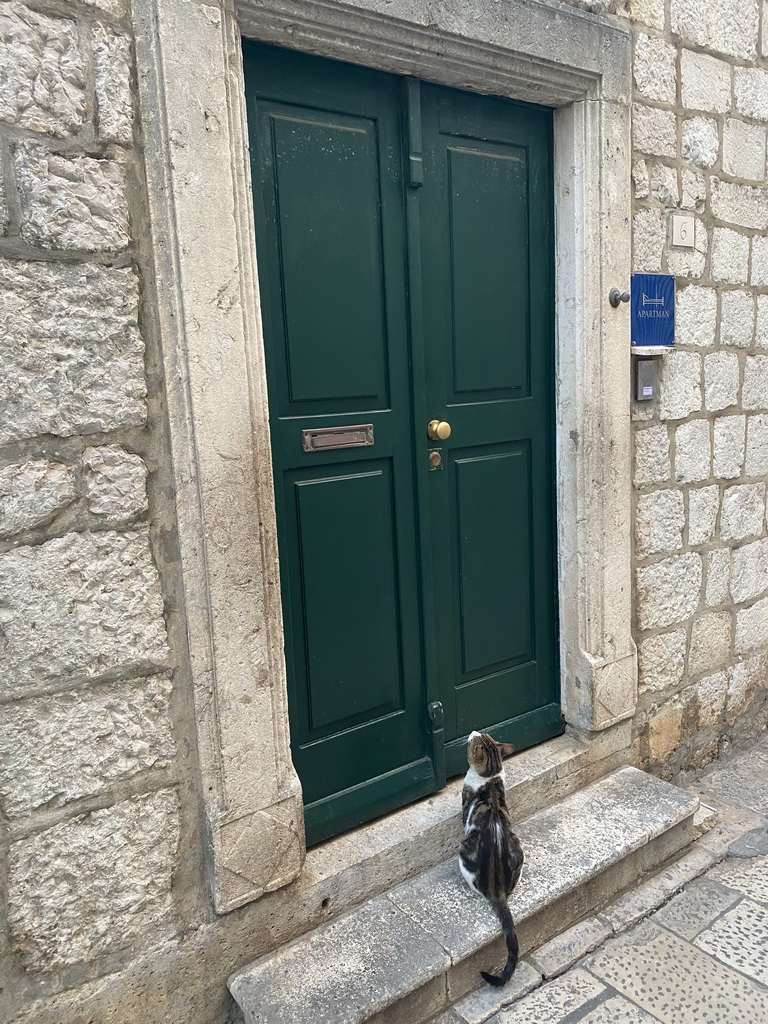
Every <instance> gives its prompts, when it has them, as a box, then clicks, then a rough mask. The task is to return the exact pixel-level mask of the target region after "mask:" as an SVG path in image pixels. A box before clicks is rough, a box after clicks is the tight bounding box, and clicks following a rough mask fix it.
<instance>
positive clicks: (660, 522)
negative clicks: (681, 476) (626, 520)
mask: <svg viewBox="0 0 768 1024" xmlns="http://www.w3.org/2000/svg"><path fill="white" fill-rule="evenodd" d="M684 525H685V511H684V509H683V495H682V493H681V492H680V491H678V490H667V491H651V493H650V494H641V495H640V497H639V498H638V500H637V515H636V517H635V543H636V545H637V554H638V556H639V557H640V558H644V557H645V556H647V555H653V554H657V553H659V552H662V551H678V550H679V549H680V548H682V546H683V526H684Z"/></svg>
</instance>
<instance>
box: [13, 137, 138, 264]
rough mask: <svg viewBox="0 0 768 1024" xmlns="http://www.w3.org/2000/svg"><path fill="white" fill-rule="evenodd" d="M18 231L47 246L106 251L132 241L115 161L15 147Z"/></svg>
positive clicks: (122, 179) (121, 174) (122, 174)
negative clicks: (18, 201)
mask: <svg viewBox="0 0 768 1024" xmlns="http://www.w3.org/2000/svg"><path fill="white" fill-rule="evenodd" d="M16 180H17V183H18V189H19V200H20V203H21V233H22V235H23V237H24V239H25V240H26V241H27V242H30V243H31V244H32V245H40V246H42V247H43V248H45V249H64V250H80V251H82V252H105V251H107V250H120V249H124V248H125V247H126V245H128V242H129V241H130V232H129V226H128V206H127V202H126V197H125V172H124V170H123V168H122V166H121V165H120V164H119V163H117V161H115V160H94V159H92V158H91V157H87V156H73V157H69V156H62V155H61V154H58V153H50V152H48V151H47V150H45V149H43V147H42V146H38V145H35V144H33V143H26V142H20V143H18V144H17V146H16Z"/></svg>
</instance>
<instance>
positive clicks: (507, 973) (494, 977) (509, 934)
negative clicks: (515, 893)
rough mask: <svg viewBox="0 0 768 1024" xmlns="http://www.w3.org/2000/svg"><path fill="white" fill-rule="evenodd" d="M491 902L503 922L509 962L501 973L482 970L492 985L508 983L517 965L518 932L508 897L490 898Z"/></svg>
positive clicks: (481, 972)
mask: <svg viewBox="0 0 768 1024" xmlns="http://www.w3.org/2000/svg"><path fill="white" fill-rule="evenodd" d="M490 904H491V906H492V907H493V909H494V910H495V911H496V914H497V916H498V918H499V921H500V922H501V928H502V931H503V932H504V938H505V939H506V941H507V962H506V963H505V964H504V970H503V971H502V972H501V974H489V973H488V972H487V971H480V974H481V976H482V977H483V978H484V979H485V981H487V982H488V983H489V984H491V985H506V983H507V982H508V981H509V979H510V978H511V977H512V975H513V974H514V973H515V968H516V967H517V954H518V945H517V932H516V931H515V922H514V921H513V920H512V913H511V911H510V909H509V904H508V903H507V901H506V899H505V898H504V897H503V896H502V897H501V898H500V899H495V900H490Z"/></svg>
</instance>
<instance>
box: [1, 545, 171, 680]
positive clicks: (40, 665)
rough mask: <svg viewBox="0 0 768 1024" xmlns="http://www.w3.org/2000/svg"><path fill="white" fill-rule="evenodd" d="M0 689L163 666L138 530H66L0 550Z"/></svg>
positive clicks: (149, 572) (151, 572)
mask: <svg viewBox="0 0 768 1024" xmlns="http://www.w3.org/2000/svg"><path fill="white" fill-rule="evenodd" d="M0 608H2V625H3V633H4V639H5V647H4V651H3V656H4V665H3V677H2V680H0V684H2V686H3V688H5V689H7V688H9V687H32V686H39V685H42V684H45V683H46V682H48V681H52V680H55V679H61V678H63V677H67V676H71V675H74V676H76V677H81V676H82V677H93V676H97V675H99V674H101V673H102V672H105V671H107V670H108V669H113V668H118V667H120V666H123V665H131V664H140V665H164V664H165V662H166V658H167V647H166V636H165V623H164V621H163V601H162V595H161V593H160V582H159V579H158V576H157V570H156V569H155V566H154V564H153V562H152V555H151V553H150V550H149V537H148V533H147V531H146V530H145V529H142V530H136V531H132V532H129V533H123V534H118V533H115V532H113V531H108V532H105V533H94V534H89V533H86V534H79V533H70V534H67V535H66V536H65V537H60V538H56V539H55V540H50V541H48V542H47V543H45V544H41V545H38V546H36V547H19V548H15V549H13V550H11V551H7V552H6V553H5V554H3V555H0Z"/></svg>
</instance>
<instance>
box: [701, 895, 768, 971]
mask: <svg viewBox="0 0 768 1024" xmlns="http://www.w3.org/2000/svg"><path fill="white" fill-rule="evenodd" d="M766 935H768V907H764V906H761V905H760V904H759V903H753V901H752V900H749V899H744V900H741V902H740V903H738V904H737V905H736V906H735V907H734V908H733V909H732V910H729V911H728V912H727V913H725V914H723V916H722V917H720V918H718V920H717V921H715V922H714V924H713V925H712V926H711V927H710V928H707V929H706V931H703V932H702V933H701V934H700V935H699V936H697V938H696V939H695V940H694V942H695V945H697V946H698V947H699V949H703V950H704V952H705V953H711V954H712V956H716V957H717V959H718V960H720V961H722V962H723V963H724V964H728V965H729V966H731V967H735V968H736V970H737V971H741V973H742V974H746V975H748V976H749V977H750V978H754V979H755V980H756V981H759V982H762V984H763V985H768V945H767V944H766V941H765V937H766Z"/></svg>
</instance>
